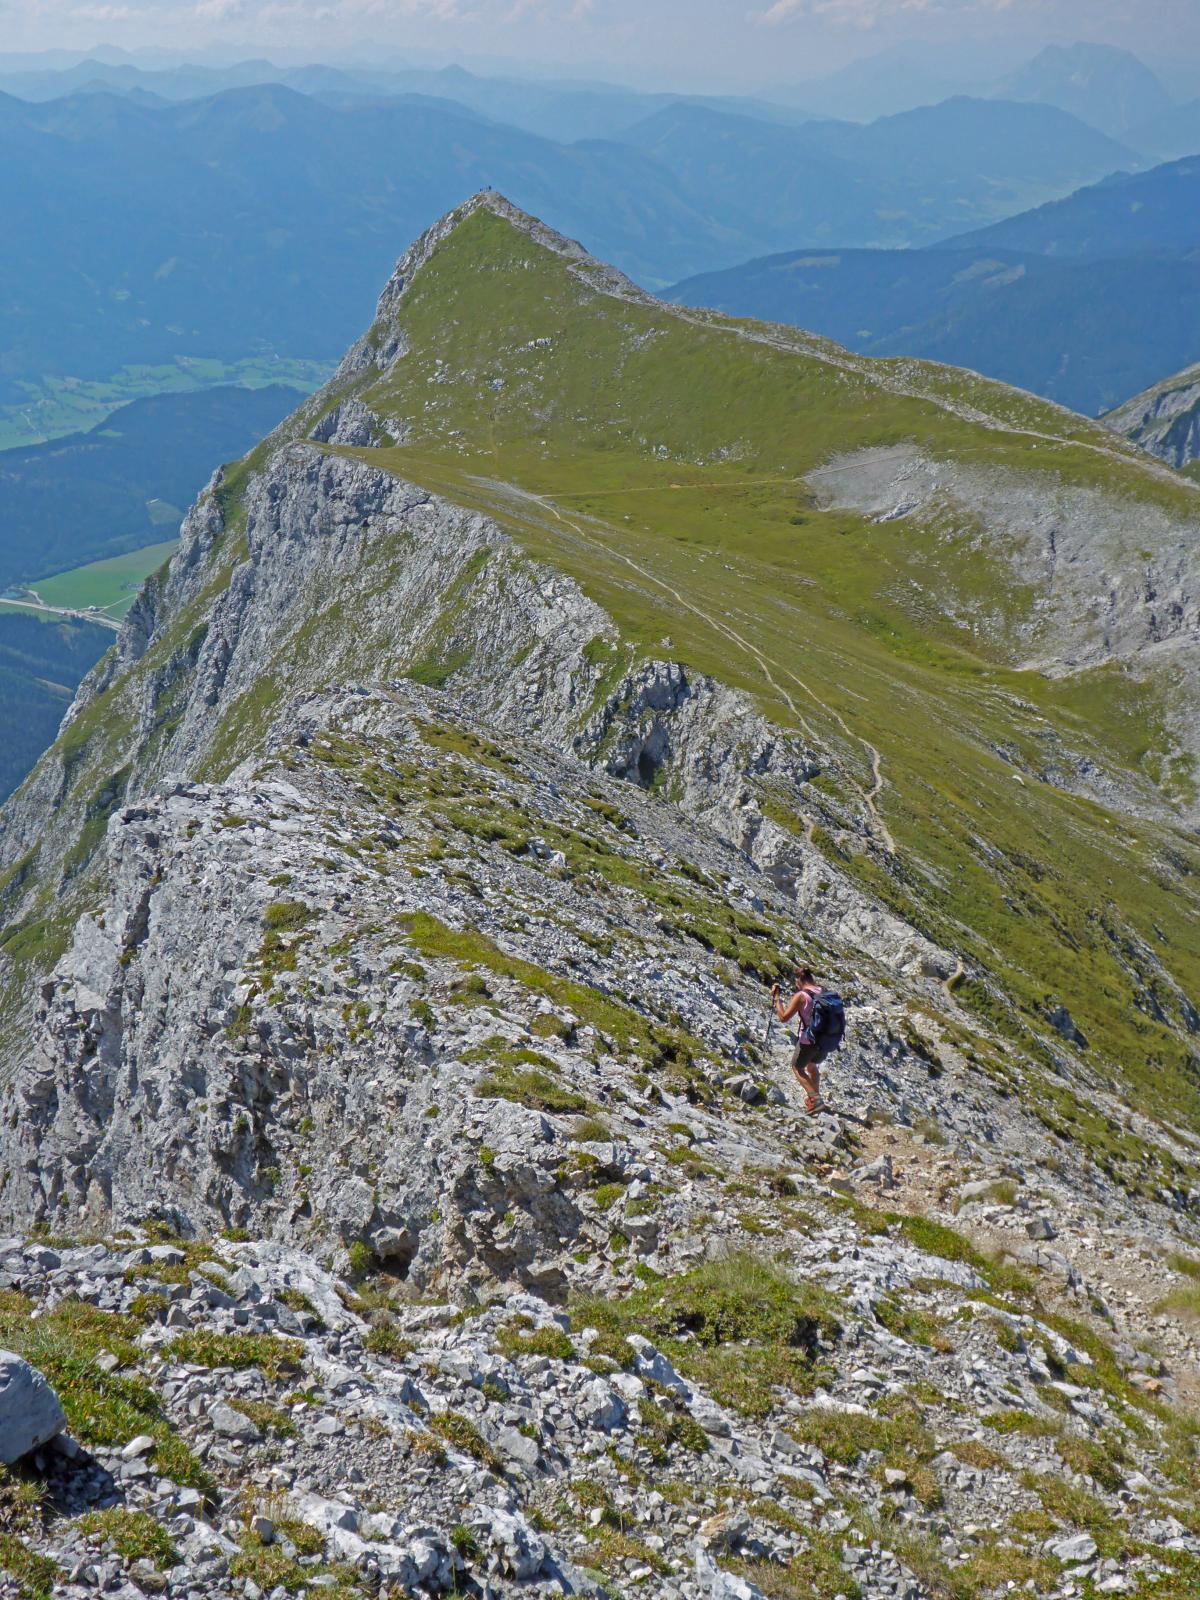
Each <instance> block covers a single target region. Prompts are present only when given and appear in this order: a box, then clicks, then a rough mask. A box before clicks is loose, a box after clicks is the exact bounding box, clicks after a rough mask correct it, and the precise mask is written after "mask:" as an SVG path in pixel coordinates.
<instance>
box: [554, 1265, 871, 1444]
mask: <svg viewBox="0 0 1200 1600" xmlns="http://www.w3.org/2000/svg"><path fill="white" fill-rule="evenodd" d="M839 1310H840V1307H839V1304H838V1302H837V1301H836V1300H835V1299H834V1297H833V1296H832V1295H830V1294H828V1293H827V1292H826V1291H825V1290H823V1289H820V1288H818V1287H816V1286H815V1285H813V1284H809V1283H800V1282H797V1281H796V1280H795V1279H793V1278H791V1277H790V1276H789V1275H788V1274H787V1273H786V1272H784V1271H783V1270H782V1269H781V1268H779V1267H777V1266H775V1265H774V1263H772V1262H769V1261H767V1260H765V1259H764V1258H763V1257H761V1256H758V1255H755V1254H753V1253H751V1252H749V1251H741V1252H732V1253H730V1254H729V1255H728V1256H726V1257H724V1258H722V1259H721V1260H717V1261H710V1262H705V1263H704V1264H703V1265H702V1266H699V1267H696V1268H695V1269H694V1270H692V1271H691V1272H687V1273H682V1274H680V1275H679V1276H677V1277H673V1278H663V1279H661V1280H659V1281H657V1282H654V1283H650V1284H646V1285H644V1286H642V1287H640V1288H638V1289H635V1290H633V1291H632V1292H631V1293H629V1294H627V1295H626V1296H625V1298H624V1299H623V1300H619V1301H617V1300H607V1299H580V1300H577V1301H575V1302H573V1303H572V1307H571V1315H572V1321H573V1323H574V1324H575V1325H576V1326H578V1327H587V1326H591V1327H594V1328H597V1329H599V1330H600V1332H601V1334H602V1335H604V1336H606V1338H607V1340H608V1341H611V1342H610V1343H609V1344H608V1345H607V1346H605V1345H602V1344H601V1342H600V1341H599V1340H597V1341H596V1342H595V1343H594V1344H593V1345H592V1347H591V1352H590V1353H591V1355H592V1356H593V1357H595V1356H597V1355H606V1354H609V1353H610V1352H611V1353H612V1358H613V1359H616V1360H617V1361H618V1363H619V1364H622V1365H624V1364H626V1363H625V1360H624V1356H625V1353H626V1352H628V1351H629V1347H628V1346H627V1345H625V1344H624V1340H625V1336H626V1335H627V1334H630V1333H640V1334H642V1335H643V1336H644V1337H646V1338H648V1339H651V1340H652V1341H653V1342H654V1343H655V1344H656V1345H657V1346H658V1347H659V1349H661V1350H662V1351H663V1353H664V1354H665V1355H667V1356H668V1357H669V1359H670V1360H671V1361H672V1362H673V1363H674V1365H675V1367H676V1368H677V1370H678V1371H679V1372H681V1373H682V1374H683V1375H684V1376H685V1377H687V1378H689V1379H691V1380H693V1381H694V1382H696V1383H698V1384H701V1385H702V1386H703V1387H705V1388H706V1389H708V1390H709V1392H710V1393H711V1394H712V1396H713V1398H714V1399H716V1400H717V1401H719V1402H720V1403H721V1404H723V1405H729V1406H732V1407H733V1408H735V1409H736V1410H739V1411H741V1412H743V1413H744V1414H746V1415H748V1416H758V1417H763V1416H766V1415H767V1414H768V1413H769V1411H770V1409H771V1406H772V1404H773V1403H774V1396H773V1393H772V1391H773V1390H774V1389H775V1388H776V1387H780V1388H784V1389H789V1390H791V1391H792V1392H793V1393H796V1394H806V1393H808V1392H809V1390H810V1389H811V1387H812V1384H813V1381H814V1372H815V1369H816V1366H817V1363H818V1360H819V1355H820V1344H821V1341H822V1340H825V1341H826V1342H831V1341H833V1340H834V1339H836V1338H837V1337H838V1335H839V1333H840V1324H839V1321H838V1313H839Z"/></svg>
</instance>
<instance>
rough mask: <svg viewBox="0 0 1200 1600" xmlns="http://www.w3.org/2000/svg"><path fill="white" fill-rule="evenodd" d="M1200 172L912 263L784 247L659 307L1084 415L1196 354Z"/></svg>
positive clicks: (705, 279) (1097, 198)
mask: <svg viewBox="0 0 1200 1600" xmlns="http://www.w3.org/2000/svg"><path fill="white" fill-rule="evenodd" d="M1198 252H1200V159H1195V160H1187V161H1181V162H1175V163H1171V164H1169V165H1166V166H1162V167H1157V168H1154V169H1153V170H1151V171H1149V172H1145V173H1140V174H1136V175H1133V176H1126V177H1122V178H1114V179H1110V180H1108V181H1106V182H1104V183H1101V184H1098V185H1095V186H1094V187H1091V188H1088V189H1084V190H1082V191H1080V192H1078V193H1076V194H1074V195H1072V196H1070V198H1068V199H1066V200H1062V201H1059V202H1057V203H1055V204H1052V205H1047V206H1043V207H1040V208H1038V209H1037V210H1034V211H1031V212H1028V213H1025V214H1024V215H1021V216H1017V217H1013V218H1011V219H1009V220H1008V221H1007V222H1003V223H999V224H996V225H995V226H992V227H989V228H987V229H983V230H980V231H977V232H975V233H973V234H968V235H966V236H964V237H962V238H959V239H955V240H951V241H949V242H948V243H947V244H944V245H939V246H938V247H937V248H936V249H931V250H918V251H910V250H905V251H853V250H827V249H822V248H820V247H817V248H815V249H814V248H809V249H805V250H793V251H788V252H786V253H783V254H779V255H775V256H769V257H766V258H761V259H759V260H755V261H751V262H747V263H745V264H744V265H743V266H741V267H738V268H734V269H733V270H731V271H726V272H721V273H713V274H708V275H706V276H702V277H699V278H693V279H691V280H689V281H686V282H684V283H681V284H678V285H676V286H675V288H674V289H672V290H670V291H668V298H671V299H676V300H679V301H682V302H683V303H685V304H688V305H708V306H715V307H716V308H718V309H720V310H724V311H727V312H731V313H735V314H738V315H742V316H754V317H764V318H767V319H768V320H771V321H778V322H790V323H795V324H797V325H799V326H801V327H805V328H810V329H812V330H813V331H815V332H818V333H823V334H826V335H828V336H829V337H831V338H834V339H837V340H839V341H840V342H841V343H844V344H846V345H848V346H849V347H850V348H852V349H855V350H859V351H862V352H863V353H865V354H871V355H909V356H920V357H925V358H927V359H931V360H937V361H944V362H948V363H952V364H954V365H959V366H966V367H970V368H973V369H974V370H976V371H979V372H983V373H986V374H988V375H989V376H991V377H996V378H1001V379H1004V380H1005V381H1007V382H1009V383H1014V384H1017V385H1019V386H1020V387H1022V388H1027V389H1031V390H1033V391H1034V392H1035V393H1038V394H1042V395H1045V396H1047V397H1048V398H1050V399H1054V400H1057V401H1059V402H1060V403H1062V404H1064V405H1068V406H1071V407H1072V408H1073V409H1076V410H1080V411H1083V412H1086V413H1090V414H1095V413H1097V412H1100V411H1107V410H1109V409H1111V408H1112V407H1114V406H1117V405H1119V404H1120V403H1121V402H1123V401H1124V400H1126V398H1127V397H1128V396H1129V395H1130V394H1131V393H1134V392H1136V391H1138V390H1141V389H1143V388H1146V387H1147V386H1148V385H1151V384H1153V383H1154V382H1155V381H1156V380H1157V379H1158V378H1159V377H1160V376H1161V374H1162V373H1163V372H1166V371H1172V370H1174V369H1175V368H1177V367H1178V365H1179V359H1180V356H1181V355H1183V356H1185V357H1186V356H1187V355H1188V354H1191V353H1193V352H1198V351H1200V273H1198V272H1197V270H1196V263H1197V254H1198Z"/></svg>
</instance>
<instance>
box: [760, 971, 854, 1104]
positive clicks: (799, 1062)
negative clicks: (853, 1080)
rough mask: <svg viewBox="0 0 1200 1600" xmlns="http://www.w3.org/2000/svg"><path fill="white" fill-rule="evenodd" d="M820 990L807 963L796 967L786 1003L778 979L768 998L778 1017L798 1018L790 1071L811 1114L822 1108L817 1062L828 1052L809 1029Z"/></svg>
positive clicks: (787, 1020) (788, 1020)
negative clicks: (801, 1091) (798, 1027)
mask: <svg viewBox="0 0 1200 1600" xmlns="http://www.w3.org/2000/svg"><path fill="white" fill-rule="evenodd" d="M823 992H824V991H823V990H822V988H821V985H820V984H819V983H818V982H817V980H816V979H815V978H814V977H813V975H812V972H811V971H810V970H809V968H808V967H797V969H796V973H795V987H794V989H793V992H792V995H791V998H790V999H789V1000H788V1001H787V1004H786V1005H785V1004H784V1002H783V1001H782V1000H781V999H780V997H779V985H778V984H777V983H775V984H772V985H771V1000H772V1003H773V1004H774V1006H775V1015H776V1017H778V1019H779V1021H780V1022H784V1023H787V1022H790V1021H791V1020H792V1018H793V1017H796V1018H798V1020H799V1024H800V1031H799V1033H798V1034H797V1036H796V1049H795V1053H794V1054H793V1056H792V1072H793V1073H794V1074H795V1077H796V1082H797V1083H798V1084H799V1085H800V1087H801V1088H802V1089H803V1090H804V1094H805V1100H804V1109H805V1111H806V1112H807V1113H808V1115H809V1116H810V1117H812V1116H815V1115H816V1114H817V1112H818V1111H820V1109H821V1074H820V1070H819V1063H820V1062H821V1061H822V1060H824V1058H825V1056H826V1055H828V1053H829V1050H828V1047H827V1045H826V1043H825V1041H824V1040H820V1041H816V1042H814V1040H813V1038H812V1035H811V1033H810V1031H809V1030H810V1025H811V1023H812V1014H813V1006H814V1005H815V1004H816V1001H817V997H818V996H819V995H821V994H822V993H823ZM839 1009H840V1006H839ZM839 1038H840V1035H839Z"/></svg>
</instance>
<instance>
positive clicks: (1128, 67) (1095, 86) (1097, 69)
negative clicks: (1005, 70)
mask: <svg viewBox="0 0 1200 1600" xmlns="http://www.w3.org/2000/svg"><path fill="white" fill-rule="evenodd" d="M995 93H997V94H998V95H1000V96H1002V97H1003V98H1004V99H1006V100H1036V101H1040V102H1041V103H1042V104H1043V105H1051V106H1058V107H1059V108H1060V109H1061V110H1063V111H1069V112H1070V113H1071V114H1072V116H1076V117H1078V118H1079V119H1080V120H1081V121H1083V122H1086V123H1089V124H1090V125H1091V126H1092V127H1093V128H1100V129H1102V130H1103V131H1104V132H1106V133H1111V134H1114V135H1116V136H1118V137H1125V136H1127V135H1129V134H1130V133H1131V132H1132V130H1133V129H1135V128H1138V127H1140V126H1141V125H1142V124H1143V123H1146V122H1149V121H1151V120H1152V119H1153V118H1155V117H1160V116H1162V115H1163V114H1164V113H1165V112H1166V111H1168V110H1169V109H1170V107H1171V104H1172V100H1171V95H1170V94H1169V93H1168V91H1167V88H1166V86H1165V85H1164V83H1163V82H1162V80H1161V79H1160V78H1159V77H1158V75H1157V74H1156V73H1154V72H1152V71H1151V70H1150V68H1149V67H1147V66H1146V65H1145V64H1144V62H1142V61H1139V60H1138V58H1137V56H1135V55H1132V54H1131V53H1130V52H1129V51H1128V50H1117V49H1114V48H1113V46H1112V45H1105V44H1075V45H1069V46H1063V45H1050V46H1049V47H1048V48H1047V49H1045V50H1043V51H1042V52H1041V53H1040V54H1039V55H1037V56H1035V57H1034V59H1033V60H1032V61H1030V62H1027V63H1026V64H1025V65H1024V66H1023V67H1021V68H1019V69H1018V70H1017V71H1016V72H1014V73H1012V74H1010V75H1009V76H1008V77H1007V78H1005V79H1003V80H1002V81H1001V83H1000V84H999V85H997V88H996V90H995Z"/></svg>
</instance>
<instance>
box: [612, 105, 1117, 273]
mask: <svg viewBox="0 0 1200 1600" xmlns="http://www.w3.org/2000/svg"><path fill="white" fill-rule="evenodd" d="M622 138H623V140H624V142H625V143H627V144H631V145H634V146H636V148H637V149H639V150H641V151H642V152H643V153H644V154H646V155H648V156H652V157H653V158H654V159H655V160H656V161H658V162H660V163H661V164H662V165H663V166H665V167H666V168H667V169H668V170H669V171H670V172H671V174H672V175H673V176H674V177H675V179H676V180H677V181H678V182H679V183H680V185H681V186H682V187H683V189H684V190H685V191H686V192H687V194H688V195H689V196H690V197H691V199H692V200H693V202H694V203H695V204H696V205H697V206H698V207H699V206H707V207H708V208H709V209H710V210H712V211H713V212H715V213H716V214H718V215H720V216H721V218H722V219H723V220H724V221H726V222H728V223H730V224H732V225H734V226H737V227H739V228H740V229H741V230H742V231H744V232H755V233H757V234H759V235H760V236H768V235H771V234H774V235H775V236H777V237H779V238H780V240H781V242H782V241H783V240H786V241H787V242H788V243H789V244H793V243H795V242H796V241H797V240H799V241H802V242H805V243H809V244H814V243H817V242H819V241H823V240H828V241H829V242H830V243H835V244H839V245H846V246H861V245H882V244H887V245H904V244H918V243H923V242H927V241H933V240H936V239H939V238H944V237H946V236H947V235H948V234H952V233H954V232H955V231H958V230H959V229H961V228H962V227H969V226H971V224H970V222H968V221H967V220H966V219H967V218H969V217H970V216H972V215H979V214H980V213H981V212H988V211H990V212H993V213H995V212H996V211H1001V212H1004V213H1010V212H1012V211H1015V210H1019V209H1020V208H1021V206H1022V205H1027V204H1031V203H1037V200H1039V199H1041V198H1043V197H1044V196H1045V195H1046V192H1047V191H1048V190H1052V191H1053V192H1054V193H1055V195H1061V194H1063V193H1064V192H1065V191H1067V190H1070V189H1073V188H1074V187H1076V186H1077V185H1078V184H1080V183H1084V182H1092V181H1094V180H1095V178H1097V177H1099V176H1105V175H1107V174H1108V173H1111V172H1113V171H1114V170H1116V169H1118V168H1126V169H1129V168H1137V167H1140V166H1142V165H1143V162H1142V159H1141V157H1139V156H1138V155H1137V154H1136V153H1135V152H1134V151H1133V150H1131V149H1130V148H1129V147H1128V146H1126V145H1122V144H1119V143H1118V142H1117V141H1116V140H1114V139H1110V138H1108V137H1107V135H1104V134H1100V133H1097V132H1096V131H1095V130H1094V129H1092V128H1088V127H1085V126H1084V124H1083V123H1081V122H1079V121H1078V120H1077V119H1076V118H1074V117H1072V116H1069V115H1068V114H1067V113H1066V112H1063V111H1058V110H1055V109H1054V108H1053V107H1050V106H1038V105H1016V104H1010V103H1007V102H1003V101H989V100H971V99H967V98H965V97H964V98H958V99H952V100H947V101H945V102H944V103H943V104H941V105H937V106H929V107H926V108H924V109H921V110H917V111H907V112H903V113H901V114H899V115H897V116H894V117H885V118H882V119H881V120H880V121H878V122H874V123H871V124H869V125H868V126H865V127H864V126H862V125H861V124H859V123H854V122H808V123H805V124H804V125H803V126H799V127H788V126H785V125H781V124H778V123H775V124H772V123H766V122H762V121H758V120H755V119H753V118H749V117H742V116H734V115H730V114H729V113H727V112H720V111H715V110H712V109H710V108H708V107H703V106H695V105H676V106H672V107H670V108H669V109H667V110H664V111H660V112H658V113H657V114H656V115H655V116H653V117H650V118H648V119H647V120H646V121H644V122H639V123H637V124H636V125H635V126H634V127H633V128H631V129H629V130H628V131H627V132H626V133H625V134H623V135H622Z"/></svg>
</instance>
